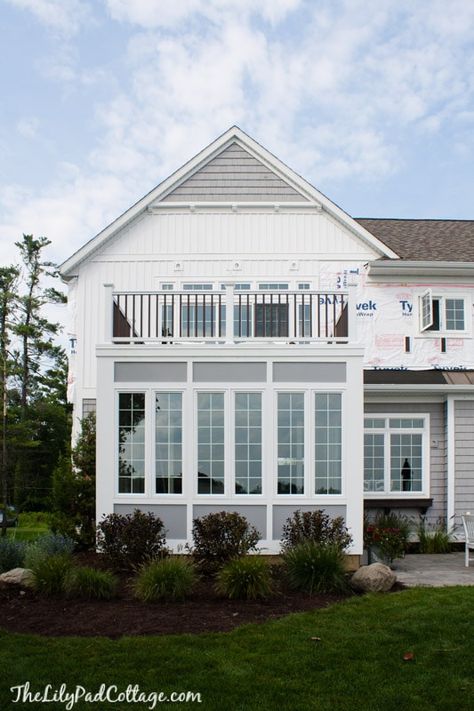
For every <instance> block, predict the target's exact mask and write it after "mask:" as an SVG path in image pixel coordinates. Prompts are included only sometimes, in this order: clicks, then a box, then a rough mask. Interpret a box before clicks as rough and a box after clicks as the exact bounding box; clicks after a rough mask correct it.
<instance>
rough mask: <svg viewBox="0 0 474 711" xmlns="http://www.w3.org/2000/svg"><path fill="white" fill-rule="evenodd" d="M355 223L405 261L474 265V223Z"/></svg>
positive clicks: (370, 220) (360, 220)
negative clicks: (473, 263) (466, 263)
mask: <svg viewBox="0 0 474 711" xmlns="http://www.w3.org/2000/svg"><path fill="white" fill-rule="evenodd" d="M355 219H356V221H357V222H358V223H359V224H360V225H362V227H365V229H366V230H367V231H368V232H371V234H373V235H374V237H377V239H379V240H380V241H381V242H383V243H384V244H386V245H387V247H390V249H393V251H394V252H396V253H397V254H398V255H400V257H401V258H402V259H408V260H413V261H433V262H474V220H396V219H377V218H369V217H364V218H358V217H356V218H355Z"/></svg>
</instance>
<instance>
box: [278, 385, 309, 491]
mask: <svg viewBox="0 0 474 711" xmlns="http://www.w3.org/2000/svg"><path fill="white" fill-rule="evenodd" d="M304 429H305V428H304V393H290V392H288V393H287V392H284V393H283V392H282V393H278V443H277V447H278V493H279V494H304Z"/></svg>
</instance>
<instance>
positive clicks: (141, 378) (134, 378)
mask: <svg viewBox="0 0 474 711" xmlns="http://www.w3.org/2000/svg"><path fill="white" fill-rule="evenodd" d="M186 379H187V365H186V363H140V362H137V363H126V362H124V363H115V364H114V380H115V382H116V383H185V382H186Z"/></svg>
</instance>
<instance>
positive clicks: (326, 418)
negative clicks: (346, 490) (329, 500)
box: [315, 393, 342, 494]
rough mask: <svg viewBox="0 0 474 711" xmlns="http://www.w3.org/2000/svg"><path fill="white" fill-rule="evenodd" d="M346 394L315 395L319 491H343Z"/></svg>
mask: <svg viewBox="0 0 474 711" xmlns="http://www.w3.org/2000/svg"><path fill="white" fill-rule="evenodd" d="M341 403H342V397H341V394H340V393H316V395H315V474H316V494H340V493H341V478H342V404H341Z"/></svg>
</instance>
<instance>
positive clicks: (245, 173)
mask: <svg viewBox="0 0 474 711" xmlns="http://www.w3.org/2000/svg"><path fill="white" fill-rule="evenodd" d="M162 199H163V200H166V201H176V202H181V201H187V200H195V201H196V202H197V201H200V202H206V201H211V200H212V202H216V201H217V202H220V201H222V202H223V201H229V200H239V201H251V202H259V201H262V202H263V201H266V200H275V201H279V202H290V201H298V202H299V201H305V200H307V198H305V197H304V196H303V195H301V193H300V192H298V191H297V190H295V189H294V188H293V187H291V185H289V184H288V183H287V182H286V181H284V180H282V178H280V176H278V175H276V173H274V172H273V171H272V170H270V169H269V168H267V166H266V165H264V164H263V163H262V162H261V161H259V160H257V158H254V156H252V155H251V154H250V153H249V152H248V151H246V150H245V149H244V148H241V147H240V146H239V145H238V144H236V143H233V144H232V145H230V146H229V147H228V148H226V149H225V150H224V151H222V153H219V155H218V156H216V158H214V159H213V160H211V161H210V162H209V163H207V164H206V165H205V166H204V167H202V168H201V169H200V170H198V171H196V172H195V173H194V174H193V175H192V176H191V177H190V178H188V179H187V180H185V181H184V182H183V183H182V184H181V185H180V186H179V187H178V188H176V189H175V190H173V191H172V192H170V193H168V195H165V196H164V197H163V198H162Z"/></svg>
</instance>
